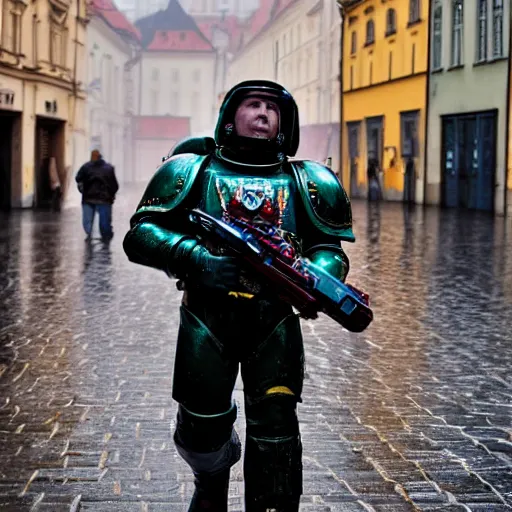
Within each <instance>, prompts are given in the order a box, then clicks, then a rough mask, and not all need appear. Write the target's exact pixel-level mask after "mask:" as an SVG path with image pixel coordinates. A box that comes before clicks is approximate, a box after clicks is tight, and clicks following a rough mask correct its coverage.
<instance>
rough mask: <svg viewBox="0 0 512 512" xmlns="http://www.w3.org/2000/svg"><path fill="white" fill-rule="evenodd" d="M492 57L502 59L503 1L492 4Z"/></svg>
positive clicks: (494, 0) (494, 1)
mask: <svg viewBox="0 0 512 512" xmlns="http://www.w3.org/2000/svg"><path fill="white" fill-rule="evenodd" d="M492 28H493V30H492V38H493V40H492V56H493V57H494V58H499V57H503V0H493V2H492Z"/></svg>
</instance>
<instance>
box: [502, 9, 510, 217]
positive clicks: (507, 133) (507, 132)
mask: <svg viewBox="0 0 512 512" xmlns="http://www.w3.org/2000/svg"><path fill="white" fill-rule="evenodd" d="M509 11H510V12H509V24H508V27H509V28H508V76H507V100H506V105H507V106H506V109H507V110H506V112H505V119H506V121H505V123H506V124H505V187H504V188H505V202H504V203H503V211H504V217H505V218H506V217H507V215H508V213H509V212H508V207H509V205H508V176H509V170H508V166H509V165H510V163H511V162H510V158H509V151H512V148H509V145H510V122H511V120H512V119H511V116H510V108H511V107H512V105H511V104H510V95H511V94H512V91H511V89H510V87H511V86H512V33H511V30H512V9H511V8H510V7H509ZM510 213H512V212H510Z"/></svg>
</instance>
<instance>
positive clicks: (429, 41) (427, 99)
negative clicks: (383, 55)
mask: <svg viewBox="0 0 512 512" xmlns="http://www.w3.org/2000/svg"><path fill="white" fill-rule="evenodd" d="M430 4H431V2H429V3H428V34H427V84H426V88H425V122H424V123H423V127H424V137H423V207H425V206H426V204H427V185H428V167H427V166H428V113H429V105H430V77H431V62H432V56H431V54H430V52H431V47H432V16H431V12H430V9H431V5H430ZM441 151H442V149H441ZM441 172H443V170H442V169H441ZM440 186H441V185H440ZM415 202H416V201H415Z"/></svg>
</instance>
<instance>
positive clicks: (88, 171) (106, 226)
mask: <svg viewBox="0 0 512 512" xmlns="http://www.w3.org/2000/svg"><path fill="white" fill-rule="evenodd" d="M75 179H76V182H77V185H78V190H79V191H80V192H81V193H82V224H83V227H84V231H85V233H86V234H87V238H86V241H90V240H91V235H92V229H93V224H94V215H95V213H96V212H98V215H99V225H100V234H101V238H102V240H103V241H104V242H107V243H108V242H110V240H112V238H113V236H114V232H113V230H112V204H113V203H114V200H115V196H116V193H117V191H118V190H119V184H118V183H117V179H116V174H115V170H114V167H113V166H112V165H110V164H109V163H107V162H105V160H104V159H103V157H102V155H101V153H100V152H99V151H98V150H97V149H95V150H93V151H92V152H91V160H90V161H89V162H87V163H85V164H84V165H82V167H81V168H80V170H79V171H78V173H77V175H76V178H75Z"/></svg>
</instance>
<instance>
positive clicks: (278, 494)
mask: <svg viewBox="0 0 512 512" xmlns="http://www.w3.org/2000/svg"><path fill="white" fill-rule="evenodd" d="M246 413H247V419H248V421H247V439H246V446H245V460H244V473H245V511H246V512H269V511H270V512H298V510H299V501H300V496H301V494H302V443H301V439H300V433H299V428H298V421H297V417H296V413H295V400H294V397H290V396H284V395H281V396H279V395H276V396H274V397H267V398H265V399H263V400H261V401H259V402H257V403H256V404H248V405H247V406H246Z"/></svg>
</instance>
